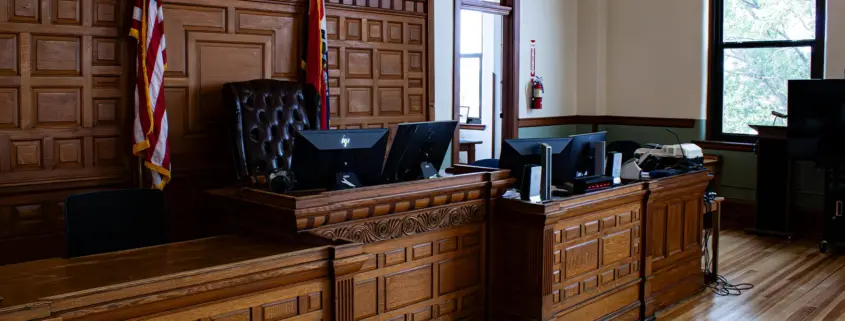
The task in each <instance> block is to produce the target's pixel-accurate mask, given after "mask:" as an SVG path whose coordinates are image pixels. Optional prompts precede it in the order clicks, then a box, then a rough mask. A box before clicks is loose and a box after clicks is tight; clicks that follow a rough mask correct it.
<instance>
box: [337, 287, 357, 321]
mask: <svg viewBox="0 0 845 321" xmlns="http://www.w3.org/2000/svg"><path fill="white" fill-rule="evenodd" d="M335 286H336V287H337V291H335V311H336V312H335V314H336V315H335V318H336V319H337V320H338V321H353V320H355V301H354V300H355V280H354V279H353V278H346V279H343V280H337V281H335Z"/></svg>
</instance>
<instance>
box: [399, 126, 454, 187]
mask: <svg viewBox="0 0 845 321" xmlns="http://www.w3.org/2000/svg"><path fill="white" fill-rule="evenodd" d="M457 127H458V122H457V121H454V120H449V121H433V122H420V123H404V124H399V126H398V127H397V128H396V136H394V137H393V143H392V144H391V147H390V152H389V154H388V155H387V161H386V162H385V163H384V171H383V173H382V182H384V183H397V182H405V181H413V180H418V179H423V178H430V177H431V176H432V173H434V175H436V173H437V172H439V171H440V166H442V165H443V158H444V157H446V150H447V149H449V144H450V143H452V137H454V135H455V129H456V128H457ZM426 166H427V167H426Z"/></svg>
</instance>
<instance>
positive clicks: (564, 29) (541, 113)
mask: <svg viewBox="0 0 845 321" xmlns="http://www.w3.org/2000/svg"><path fill="white" fill-rule="evenodd" d="M582 1H583V0H582ZM578 2H579V0H528V1H522V8H520V9H521V10H520V18H519V19H520V21H521V23H522V24H521V26H520V34H519V39H520V42H521V43H520V47H519V55H520V56H519V69H520V73H519V84H520V86H521V88H522V91H521V92H520V95H519V117H520V118H533V117H552V116H565V115H575V114H576V112H577V92H578V90H577V88H578V87H577V83H578V50H577V43H578ZM532 39H534V40H536V41H537V55H536V64H535V66H536V69H537V75H538V76H540V77H543V85H544V86H545V94H544V95H543V109H541V110H533V109H529V108H528V103H530V100H529V99H530V96H529V95H530V92H529V90H530V79H531V74H530V70H531V69H530V68H531V51H530V42H531V40H532Z"/></svg>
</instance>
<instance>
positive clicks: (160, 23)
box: [129, 0, 170, 189]
mask: <svg viewBox="0 0 845 321" xmlns="http://www.w3.org/2000/svg"><path fill="white" fill-rule="evenodd" d="M129 35H130V36H132V37H133V38H135V39H136V40H137V41H138V57H137V58H138V59H137V61H136V64H135V71H136V73H135V74H136V79H135V122H134V126H133V127H134V128H133V131H132V136H133V139H134V143H135V145H133V146H132V152H133V153H134V154H135V155H136V156H142V157H143V158H144V165H145V166H146V167H147V168H148V169H149V170H150V175H151V177H152V182H153V186H154V187H155V188H158V189H163V188H164V185H166V184H167V182H169V181H170V147H169V144H168V142H167V112H166V110H165V108H164V94H163V93H162V87H163V86H162V82H163V80H164V71H165V70H166V69H167V54H166V52H165V47H166V41H165V40H164V12H163V10H162V6H161V3H160V2H159V0H135V9H134V12H133V15H132V28H131V29H130V31H129Z"/></svg>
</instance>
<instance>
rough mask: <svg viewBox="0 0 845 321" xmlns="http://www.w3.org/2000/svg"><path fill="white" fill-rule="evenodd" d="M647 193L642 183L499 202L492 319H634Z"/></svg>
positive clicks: (495, 220)
mask: <svg viewBox="0 0 845 321" xmlns="http://www.w3.org/2000/svg"><path fill="white" fill-rule="evenodd" d="M645 194H646V189H645V185H644V184H641V183H638V184H632V185H628V186H624V187H619V188H615V189H612V190H608V191H604V192H599V193H593V194H587V195H580V196H576V197H569V198H563V199H560V200H557V201H553V202H550V203H545V204H532V203H527V202H523V201H520V200H514V199H500V200H498V201H497V204H496V209H495V212H494V213H495V214H494V217H493V218H492V228H491V231H492V232H491V238H492V242H491V244H492V246H491V253H490V255H491V257H492V264H491V267H490V268H491V282H490V286H491V300H492V302H491V305H490V307H491V310H490V313H491V315H492V316H493V318H494V319H495V318H510V319H514V320H553V319H562V320H563V319H566V320H570V319H571V320H592V319H598V318H602V317H605V316H616V317H619V318H620V319H622V320H636V319H637V318H638V317H639V308H640V299H639V293H640V288H641V286H642V282H641V278H640V276H641V274H640V270H641V267H642V265H641V255H640V254H641V251H642V239H641V237H642V235H641V234H642V231H643V224H642V223H643V221H642V217H643V216H642V214H643V208H642V206H643V203H642V201H643V197H644V196H645Z"/></svg>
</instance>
